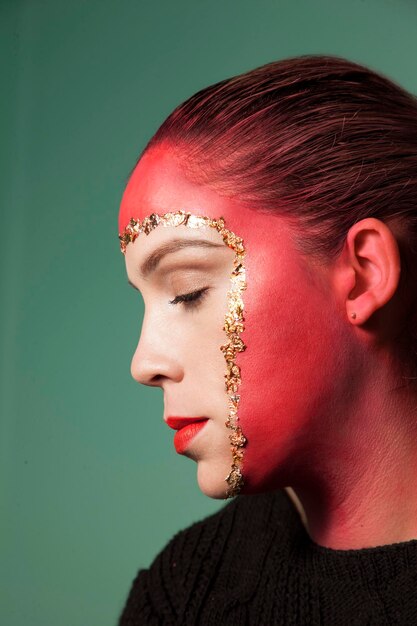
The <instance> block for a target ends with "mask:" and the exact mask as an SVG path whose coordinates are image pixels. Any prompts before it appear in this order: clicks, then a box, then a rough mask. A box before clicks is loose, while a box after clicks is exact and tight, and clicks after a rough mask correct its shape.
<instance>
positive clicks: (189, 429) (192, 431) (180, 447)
mask: <svg viewBox="0 0 417 626" xmlns="http://www.w3.org/2000/svg"><path fill="white" fill-rule="evenodd" d="M207 422H208V420H204V421H200V422H193V423H192V424H188V426H184V427H183V428H181V429H180V430H177V432H176V433H175V435H174V446H175V450H176V451H177V452H178V454H183V453H184V452H185V451H186V450H187V448H188V446H189V445H190V443H191V441H192V439H194V437H195V436H196V435H197V434H198V433H199V432H200V430H202V429H203V428H204V426H205V425H206V424H207Z"/></svg>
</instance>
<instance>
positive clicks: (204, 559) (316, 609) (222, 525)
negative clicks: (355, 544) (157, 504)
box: [119, 491, 417, 626]
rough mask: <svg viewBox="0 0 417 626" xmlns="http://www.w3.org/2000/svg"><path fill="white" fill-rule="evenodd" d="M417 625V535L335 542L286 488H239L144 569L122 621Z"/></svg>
mask: <svg viewBox="0 0 417 626" xmlns="http://www.w3.org/2000/svg"><path fill="white" fill-rule="evenodd" d="M196 624H198V625H202V626H209V625H210V626H223V625H224V626H226V625H227V626H258V625H259V626H275V625H280V626H281V625H283V626H291V625H293V624H297V625H299V624H302V625H304V624H305V625H307V624H308V625H311V626H313V625H316V624H317V625H318V624H320V625H326V626H327V625H328V626H337V625H339V624H343V625H349V626H354V625H357V626H385V625H386V626H393V625H398V624H399V625H401V626H405V625H407V626H417V540H412V541H406V542H402V543H396V544H392V545H386V546H379V547H376V548H364V549H361V550H332V549H330V548H323V547H321V546H318V545H317V544H315V543H314V542H312V540H311V539H310V537H309V536H308V533H307V532H306V530H305V528H304V526H303V524H302V522H301V519H300V516H299V513H298V511H297V510H296V508H295V506H294V504H293V502H292V501H291V499H290V498H289V496H288V495H287V493H286V492H285V491H279V492H277V493H273V494H262V495H256V496H239V497H237V498H235V499H234V500H233V501H232V502H231V503H230V504H228V505H227V506H225V507H224V508H223V509H222V510H220V511H219V512H218V513H216V514H214V515H212V516H210V517H208V518H206V519H205V520H203V521H201V522H198V523H196V524H193V525H192V526H190V527H189V528H187V529H186V530H183V531H181V532H179V533H178V534H177V535H176V536H175V537H174V538H173V539H172V540H171V541H170V542H169V544H168V545H167V546H166V548H165V549H164V550H163V551H162V552H161V553H160V554H159V555H158V556H157V558H156V559H155V561H154V562H153V564H152V565H151V567H150V568H149V570H141V571H139V573H138V575H137V577H136V579H135V580H134V582H133V585H132V588H131V590H130V593H129V596H128V599H127V602H126V606H125V608H124V610H123V612H122V615H121V616H120V621H119V626H171V625H172V626H174V625H175V626H191V625H193V626H194V625H196Z"/></svg>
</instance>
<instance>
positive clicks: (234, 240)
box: [119, 211, 247, 498]
mask: <svg viewBox="0 0 417 626" xmlns="http://www.w3.org/2000/svg"><path fill="white" fill-rule="evenodd" d="M157 226H187V227H188V228H201V227H210V228H215V229H216V230H217V232H218V233H220V235H221V236H222V239H223V242H224V243H225V245H226V246H228V247H229V248H231V249H232V250H233V251H234V252H235V258H234V261H233V270H232V273H231V276H230V289H229V291H228V292H227V313H226V315H225V320H224V326H223V330H224V331H225V333H226V337H227V343H225V344H224V345H222V346H220V350H221V351H222V352H223V354H224V358H225V360H226V373H225V375H224V377H225V388H226V393H227V396H228V413H229V415H228V418H227V421H226V422H225V425H226V427H227V428H228V429H229V430H230V431H231V433H230V434H229V440H230V444H231V445H230V450H231V454H232V466H231V470H230V472H229V474H228V475H227V476H226V478H225V481H226V483H227V485H228V488H227V490H226V497H228V498H232V497H233V496H236V495H237V494H238V493H239V492H240V491H241V489H242V487H243V484H244V481H243V476H242V463H243V448H244V446H245V445H246V443H247V439H246V437H245V436H244V434H243V432H242V429H241V427H240V426H239V416H238V410H239V403H240V395H239V394H238V393H236V392H237V391H238V389H239V387H240V385H241V382H242V379H241V372H240V367H239V366H238V365H237V364H236V361H235V359H236V355H237V354H238V353H239V352H243V351H244V350H245V349H246V345H245V343H244V342H243V340H242V339H241V337H240V336H239V335H240V333H242V332H243V330H244V328H245V325H244V321H245V318H244V316H243V311H244V304H243V299H242V292H243V291H244V290H245V289H246V271H245V266H244V258H245V254H246V252H245V247H244V243H243V239H242V238H241V237H237V235H235V234H234V233H233V232H232V231H230V230H227V228H226V227H225V221H224V218H223V217H219V218H218V219H217V220H215V219H212V218H210V217H204V216H199V215H194V214H192V213H188V212H186V211H174V212H170V213H164V214H163V215H159V214H157V213H151V214H150V215H148V216H147V217H145V218H144V219H143V220H142V221H141V220H136V219H134V218H132V219H131V220H130V221H129V223H128V224H127V226H126V228H125V229H124V231H123V232H122V233H121V234H120V235H119V240H120V249H121V251H122V253H123V254H125V253H126V247H127V245H128V244H129V243H133V242H134V241H135V240H136V238H137V237H138V235H139V234H140V233H145V235H149V233H151V232H152V231H153V230H154V229H155V228H156V227H157Z"/></svg>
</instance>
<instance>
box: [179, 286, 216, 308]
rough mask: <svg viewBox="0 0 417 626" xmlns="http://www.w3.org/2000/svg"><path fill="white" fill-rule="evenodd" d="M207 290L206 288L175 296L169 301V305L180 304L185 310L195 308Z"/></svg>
mask: <svg viewBox="0 0 417 626" xmlns="http://www.w3.org/2000/svg"><path fill="white" fill-rule="evenodd" d="M207 290H208V287H204V289H197V290H196V291H191V292H190V293H183V294H181V295H179V296H176V297H175V298H174V299H173V300H170V301H169V303H170V304H180V303H181V302H182V303H183V304H184V306H185V308H187V309H193V308H197V307H198V306H199V305H200V304H201V301H202V300H203V298H204V297H205V295H206V293H207Z"/></svg>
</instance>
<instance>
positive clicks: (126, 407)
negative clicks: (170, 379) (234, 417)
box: [0, 0, 417, 626]
mask: <svg viewBox="0 0 417 626" xmlns="http://www.w3.org/2000/svg"><path fill="white" fill-rule="evenodd" d="M0 25H1V26H0V28H1V50H0V52H1V54H0V64H1V69H2V73H1V77H2V78H1V86H2V90H1V91H2V96H1V103H0V106H1V116H0V122H1V144H0V145H1V148H0V150H1V164H0V165H1V167H0V175H1V186H0V194H1V218H2V219H1V229H0V237H1V241H0V244H1V252H0V253H1V303H2V306H1V309H0V315H1V320H0V321H1V327H0V328H1V330H0V332H1V359H2V361H1V390H0V391H1V395H0V401H1V432H0V435H1V472H0V480H1V515H0V524H1V559H0V560H1V577H2V580H1V581H0V589H1V591H0V593H1V596H2V597H1V604H0V606H1V609H0V611H1V613H0V622H1V624H4V626H27V625H30V626H41V625H42V626H45V625H46V626H49V625H51V626H52V625H53V626H81V625H82V626H84V625H91V626H95V625H101V626H111V625H114V624H115V623H116V621H117V616H118V614H119V612H120V610H121V608H122V606H123V603H124V601H125V597H126V594H127V592H128V589H129V587H130V584H131V581H132V579H133V577H134V575H135V573H136V571H137V569H138V568H139V567H143V566H147V565H148V564H149V563H150V561H151V559H152V558H153V557H154V556H155V554H156V553H157V552H158V551H159V550H160V549H161V548H162V547H163V545H164V544H165V543H166V541H167V540H168V539H169V538H170V537H171V536H172V535H173V534H174V532H176V531H177V530H179V529H180V528H182V527H184V526H187V525H188V524H190V523H191V522H193V521H196V520H197V519H199V518H201V517H203V516H204V515H206V514H208V513H210V512H213V511H215V510H217V509H218V508H219V507H220V506H222V505H223V503H222V502H219V501H212V500H209V499H208V498H206V497H205V496H203V495H202V494H201V493H200V492H199V490H198V487H197V484H196V478H195V474H196V468H195V466H194V465H193V463H192V462H191V461H189V460H187V459H184V458H179V457H177V456H176V454H175V452H174V449H173V445H172V435H171V434H170V432H168V429H167V428H166V426H165V425H164V424H163V422H162V419H161V416H162V409H163V404H162V394H161V393H160V391H159V390H155V389H148V388H143V389H142V388H140V387H139V386H138V385H137V383H135V382H134V381H133V380H132V379H131V378H130V373H129V366H130V359H131V355H132V353H133V350H134V347H135V344H136V341H137V339H138V336H139V330H140V322H141V315H142V310H141V303H140V301H139V299H138V296H137V294H136V293H134V292H133V290H131V289H130V288H129V287H128V286H127V282H126V276H125V271H124V264H123V257H122V255H121V254H120V252H119V249H118V241H117V209H118V203H119V201H120V197H121V193H122V190H123V186H124V184H125V181H126V177H127V175H128V173H129V171H130V170H131V168H132V166H133V164H134V162H135V159H136V157H137V155H138V154H139V152H140V151H141V149H142V148H143V146H144V144H145V142H146V141H147V140H148V138H149V137H150V136H151V135H152V133H153V132H154V131H155V130H156V128H157V126H158V125H159V124H160V123H161V122H162V121H163V119H164V118H165V116H166V115H167V114H168V113H169V112H170V111H171V109H172V108H173V107H174V106H175V105H176V104H177V103H178V102H180V101H181V100H183V99H184V98H186V97H187V96H189V95H191V94H192V93H193V92H195V91H196V90H197V89H199V88H201V87H203V86H205V85H207V84H209V83H212V82H214V81H218V80H220V79H222V78H225V77H227V76H230V75H233V74H236V73H238V72H241V71H245V70H248V69H250V68H252V67H255V66H257V65H260V64H262V63H266V62H268V61H272V60H274V59H278V58H282V57H286V56H291V55H297V54H303V53H331V54H337V55H342V56H347V57H349V58H351V59H352V60H356V61H359V62H364V63H366V64H368V65H370V66H371V67H373V68H375V69H377V70H380V71H382V72H383V73H385V74H387V75H389V76H391V77H393V78H394V79H396V80H397V81H398V82H400V83H402V84H403V85H404V86H405V87H406V88H408V89H409V90H411V91H413V92H416V91H417V78H416V73H415V66H416V61H417V1H415V0H409V1H406V0H385V1H384V0H349V2H347V1H346V2H342V1H337V0H326V1H325V0H304V1H301V0H281V1H280V0H269V1H267V0H256V2H255V1H254V0H253V1H248V0H239V1H235V2H232V1H230V0H229V1H227V0H210V2H209V1H207V2H198V1H194V2H191V1H185V0H175V1H172V0H166V1H162V0H159V1H154V2H145V1H141V0H118V1H117V0H69V1H68V0H65V1H64V0H45V1H41V0H27V1H26V2H24V1H21V2H18V1H15V2H12V1H10V2H8V1H5V0H2V1H1V3H0Z"/></svg>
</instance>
